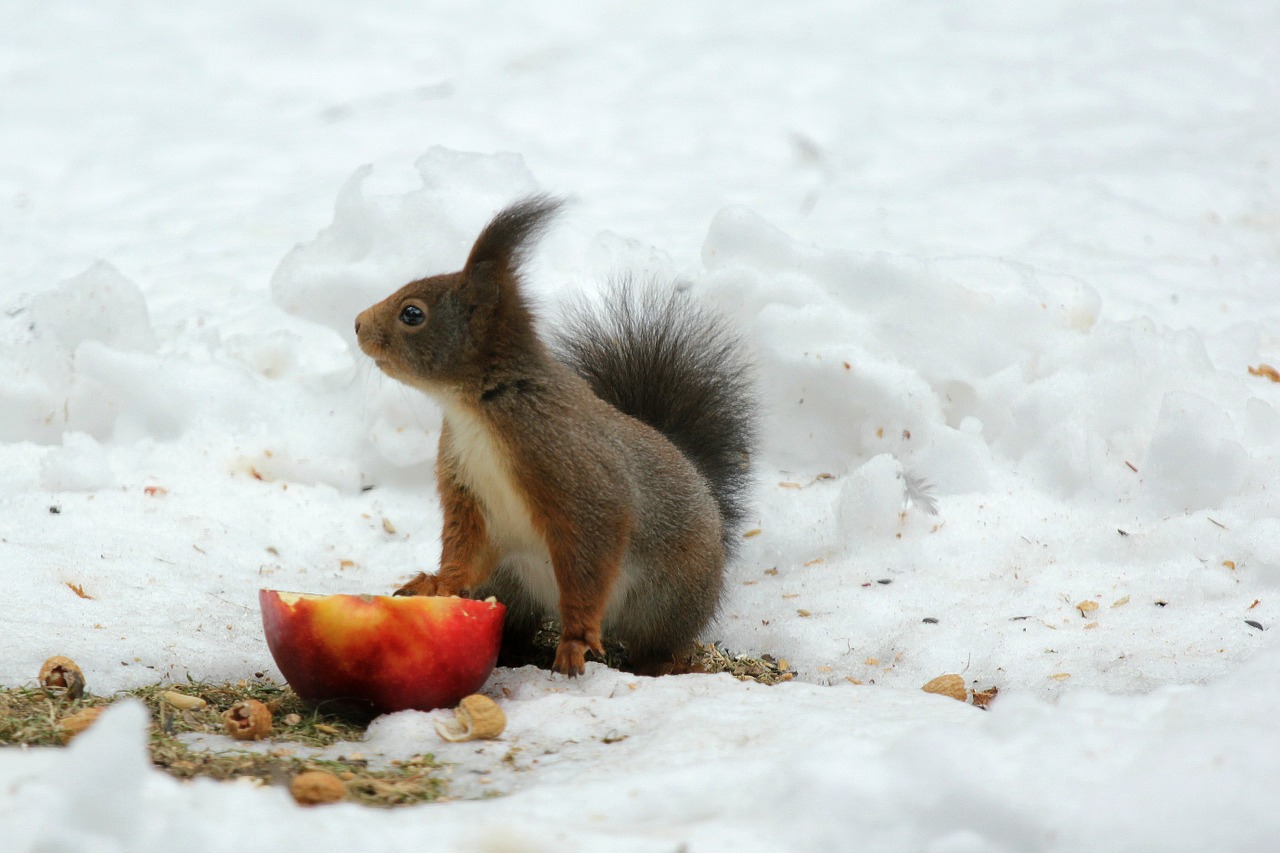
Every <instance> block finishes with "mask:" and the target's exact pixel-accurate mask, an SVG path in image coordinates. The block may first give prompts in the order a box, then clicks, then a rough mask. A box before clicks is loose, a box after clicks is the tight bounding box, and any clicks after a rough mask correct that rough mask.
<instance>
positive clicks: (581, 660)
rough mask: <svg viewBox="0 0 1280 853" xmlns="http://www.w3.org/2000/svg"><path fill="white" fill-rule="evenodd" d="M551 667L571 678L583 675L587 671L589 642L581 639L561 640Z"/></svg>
mask: <svg viewBox="0 0 1280 853" xmlns="http://www.w3.org/2000/svg"><path fill="white" fill-rule="evenodd" d="M551 668H552V669H554V670H555V671H556V672H558V673H560V674H562V675H567V676H569V677H570V678H573V677H574V676H577V675H582V674H583V673H584V672H586V671H587V644H586V643H584V642H582V641H580V640H561V641H560V645H558V646H556V662H555V663H554V664H552V665H551Z"/></svg>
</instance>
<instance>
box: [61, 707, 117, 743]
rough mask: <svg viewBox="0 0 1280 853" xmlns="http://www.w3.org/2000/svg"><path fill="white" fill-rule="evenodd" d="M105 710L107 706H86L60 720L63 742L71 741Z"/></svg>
mask: <svg viewBox="0 0 1280 853" xmlns="http://www.w3.org/2000/svg"><path fill="white" fill-rule="evenodd" d="M105 710H106V707H105V706H104V707H98V708H84V709H82V710H79V711H76V712H75V713H74V714H68V715H67V716H65V717H63V718H62V719H61V720H58V729H59V730H60V731H61V732H62V742H63V743H70V742H71V739H72V738H73V737H75V736H76V735H78V734H80V733H81V732H82V731H84V730H85V729H87V728H89V726H91V725H93V723H94V721H95V720H97V719H98V715H99V714H101V713H102V712H103V711H105Z"/></svg>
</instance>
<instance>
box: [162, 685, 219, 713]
mask: <svg viewBox="0 0 1280 853" xmlns="http://www.w3.org/2000/svg"><path fill="white" fill-rule="evenodd" d="M160 698H161V699H163V700H164V701H165V702H167V703H169V704H170V705H172V706H173V707H175V708H177V709H178V710H179V711H198V710H200V709H201V708H203V707H205V706H206V705H208V704H209V703H208V702H206V701H205V700H203V699H201V698H200V697H199V696H188V695H187V694H186V693H179V692H178V691H177V690H166V691H165V692H163V693H161V694H160Z"/></svg>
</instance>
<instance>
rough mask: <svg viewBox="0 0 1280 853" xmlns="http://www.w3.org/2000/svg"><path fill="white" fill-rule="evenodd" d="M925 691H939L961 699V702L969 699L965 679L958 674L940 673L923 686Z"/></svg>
mask: <svg viewBox="0 0 1280 853" xmlns="http://www.w3.org/2000/svg"><path fill="white" fill-rule="evenodd" d="M921 689H922V690H924V692H925V693H938V694H940V695H942V696H950V697H951V698H952V699H959V700H960V701H961V702H964V701H967V700H968V698H969V692H968V691H967V690H965V686H964V679H963V678H961V677H960V676H958V675H955V674H954V673H953V674H950V675H939V676H938V677H937V678H935V679H933V680H932V681H930V682H929V683H928V684H926V685H925V686H924V687H922V688H921Z"/></svg>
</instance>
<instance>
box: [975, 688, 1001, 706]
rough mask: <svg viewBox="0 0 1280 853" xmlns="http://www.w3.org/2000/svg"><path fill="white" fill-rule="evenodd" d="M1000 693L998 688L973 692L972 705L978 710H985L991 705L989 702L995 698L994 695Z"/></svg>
mask: <svg viewBox="0 0 1280 853" xmlns="http://www.w3.org/2000/svg"><path fill="white" fill-rule="evenodd" d="M999 692H1000V688H999V687H994V686H993V687H988V688H987V689H986V690H975V691H973V704H974V705H976V706H977V707H979V708H984V709H985V708H986V707H987V706H988V705H990V704H991V700H992V699H994V698H996V694H997V693H999Z"/></svg>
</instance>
